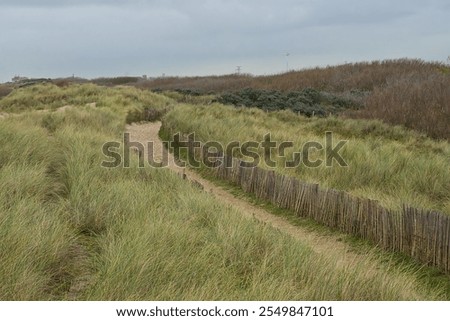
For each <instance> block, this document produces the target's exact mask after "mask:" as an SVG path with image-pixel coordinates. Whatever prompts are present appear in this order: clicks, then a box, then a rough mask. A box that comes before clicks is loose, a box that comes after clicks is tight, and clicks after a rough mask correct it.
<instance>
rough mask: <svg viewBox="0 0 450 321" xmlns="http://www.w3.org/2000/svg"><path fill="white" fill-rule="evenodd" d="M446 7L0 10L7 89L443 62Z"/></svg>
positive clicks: (449, 27)
mask: <svg viewBox="0 0 450 321" xmlns="http://www.w3.org/2000/svg"><path fill="white" fill-rule="evenodd" d="M449 11H450V8H449V6H448V4H447V1H438V0H432V1H427V2H423V1H417V0H413V1H406V0H400V1H395V2H392V1H386V0H379V1H363V0H360V1H356V0H340V1H332V2H331V1H325V0H303V1H295V0H280V1H276V2H275V1H268V0H260V1H257V0H247V1H237V0H230V1H225V0H197V1H181V0H168V1H162V0H147V1H145V0H132V1H118V0H113V1H111V0H108V1H101V0H94V1H87V0H86V1H84V0H82V1H69V0H65V1H64V0H63V1H61V0H60V1H49V0H47V1H30V0H28V1H20V2H19V1H8V0H6V1H5V0H1V2H0V58H1V59H0V81H5V80H8V79H9V78H10V77H11V76H13V75H14V74H16V73H19V74H23V75H32V76H46V75H49V76H64V75H68V74H72V73H75V74H79V75H82V76H86V77H94V76H102V75H119V74H127V73H129V74H143V73H146V74H152V75H159V74H161V73H163V72H165V73H173V74H186V73H195V74H205V73H222V72H232V71H233V70H234V68H235V66H236V65H244V64H245V66H244V70H245V71H246V72H252V73H256V74H257V73H267V72H269V73H270V72H279V71H282V70H283V68H285V67H284V66H285V56H284V54H285V52H287V51H289V52H290V53H291V56H290V58H289V59H290V65H291V66H292V67H293V68H302V67H307V66H311V65H326V64H334V63H341V62H344V61H352V60H371V59H383V58H395V57H399V56H400V57H406V56H409V57H417V58H423V59H433V60H435V59H439V57H442V59H445V57H447V55H448V54H450V44H449V42H448V39H449V38H450V24H449V22H448V19H447V17H448V15H449Z"/></svg>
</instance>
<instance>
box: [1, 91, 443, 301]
mask: <svg viewBox="0 0 450 321" xmlns="http://www.w3.org/2000/svg"><path fill="white" fill-rule="evenodd" d="M41 89H42V88H41ZM53 89H54V88H53ZM53 89H52V90H53ZM69 90H70V89H69ZM97 90H98V92H97V91H95V90H94V88H92V91H93V92H95V95H97V99H98V100H97V102H98V101H111V103H110V104H104V105H102V107H95V108H93V107H86V106H78V107H74V108H71V109H67V110H65V111H61V112H53V113H38V112H27V113H25V114H22V115H18V116H15V117H10V118H8V119H7V120H3V121H0V141H1V144H0V149H1V153H0V178H1V179H0V299H2V300H25V299H27V300H46V299H56V300H59V299H78V300H80V299H82V300H119V299H120V300H231V299H238V300H249V299H250V300H253V299H255V300H290V299H297V300H417V299H443V298H445V297H444V294H443V289H441V288H435V289H433V290H431V289H430V288H429V287H424V286H423V283H421V282H419V281H418V272H414V271H410V270H405V268H402V267H399V266H391V267H390V268H389V269H385V268H383V269H379V268H378V267H376V266H373V265H372V264H373V262H374V261H373V260H370V258H369V257H368V260H367V262H361V263H360V264H357V265H355V266H354V267H353V268H352V269H348V268H345V267H342V266H340V265H339V264H337V259H336V258H335V257H334V256H333V253H330V254H329V255H326V256H324V255H319V254H317V253H315V252H314V251H313V249H311V248H309V247H308V246H306V245H305V244H301V243H299V242H298V241H296V240H294V239H292V238H291V237H288V236H286V235H284V234H282V233H281V232H279V231H277V230H275V229H273V228H271V227H269V226H266V225H263V224H261V223H258V222H255V221H253V220H250V219H245V218H243V216H242V215H241V214H240V213H238V212H236V211H235V210H233V209H231V208H229V207H226V206H224V205H221V204H220V203H218V202H217V200H216V199H215V198H214V197H212V196H210V195H208V194H206V193H203V192H202V191H200V190H198V189H197V188H195V187H193V186H192V185H191V184H189V183H188V182H186V181H183V180H180V179H179V177H178V176H177V175H176V174H174V173H172V172H170V171H169V170H167V169H155V168H137V167H136V166H132V168H127V169H126V168H116V169H107V168H102V167H101V166H100V163H101V161H102V160H103V158H104V157H103V155H102V154H101V146H102V144H103V143H104V142H106V141H109V140H116V139H118V138H119V137H120V135H121V132H122V130H123V125H124V123H125V119H126V115H127V113H128V112H129V111H130V110H134V106H133V105H129V104H128V103H126V102H127V101H128V98H126V97H122V98H120V96H121V95H124V96H126V95H127V93H128V92H127V89H117V92H114V90H112V89H108V90H105V89H103V88H98V89H97ZM75 92H76V91H75ZM111 92H113V93H114V95H112V97H111V95H110V93H111ZM133 93H134V89H130V92H129V93H128V94H129V95H133ZM50 94H51V92H50ZM73 95H78V94H77V93H74V94H73ZM67 99H68V100H69V101H70V100H71V99H80V101H82V103H84V102H85V101H87V99H85V98H74V97H70V96H68V98H67ZM154 99H155V101H153V103H154V104H157V103H158V101H166V100H165V98H164V97H159V96H154ZM30 101H31V104H32V101H33V100H32V99H31V100H30ZM49 101H50V103H49V106H59V105H60V104H61V101H58V102H57V103H56V102H55V103H53V102H52V100H51V99H49ZM149 102H150V103H151V102H152V101H151V99H150V101H149ZM82 103H80V104H82ZM139 104H140V103H137V105H139ZM98 105H99V104H98V103H97V106H98ZM21 106H22V107H20V109H21V110H30V109H32V108H33V107H32V106H28V105H26V104H24V105H21ZM135 161H136V160H134V162H133V164H135ZM384 264H387V265H389V263H388V262H386V263H384Z"/></svg>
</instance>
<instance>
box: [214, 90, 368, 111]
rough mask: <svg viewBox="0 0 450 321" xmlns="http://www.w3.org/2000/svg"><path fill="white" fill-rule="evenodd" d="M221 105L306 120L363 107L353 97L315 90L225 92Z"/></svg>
mask: <svg viewBox="0 0 450 321" xmlns="http://www.w3.org/2000/svg"><path fill="white" fill-rule="evenodd" d="M217 101H218V102H220V103H222V104H230V105H234V106H244V107H258V108H261V109H263V110H267V111H276V110H284V109H290V110H292V111H294V112H296V113H300V114H303V115H306V116H319V117H324V116H327V115H329V114H337V113H339V112H340V111H343V110H345V109H349V108H351V109H358V108H359V107H360V106H361V103H360V101H359V100H358V99H356V97H355V98H353V95H352V93H346V94H333V93H329V92H322V91H319V90H316V89H313V88H306V89H304V90H301V91H290V92H282V91H277V90H264V89H254V88H245V89H242V90H241V91H235V92H226V93H224V94H222V95H220V96H219V98H218V99H217Z"/></svg>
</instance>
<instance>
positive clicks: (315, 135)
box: [163, 104, 450, 214]
mask: <svg viewBox="0 0 450 321" xmlns="http://www.w3.org/2000/svg"><path fill="white" fill-rule="evenodd" d="M163 126H164V129H165V131H166V132H168V133H172V134H173V133H176V132H181V133H186V134H188V133H192V132H194V133H195V134H196V137H197V139H199V140H201V141H203V142H207V141H218V142H220V143H221V144H222V146H226V145H227V144H228V143H229V142H232V141H238V142H240V143H241V144H243V143H244V142H247V141H256V142H262V141H263V137H264V135H265V134H267V133H270V134H271V137H272V140H274V141H276V142H278V144H280V143H281V142H285V141H292V142H293V144H294V147H293V148H289V149H286V151H285V152H286V156H285V157H278V158H276V157H277V153H276V151H275V152H274V153H273V159H277V160H278V162H277V164H276V168H275V170H277V171H279V172H281V173H284V174H287V175H291V176H295V177H298V178H299V179H301V180H303V181H307V182H310V183H319V184H320V185H321V186H322V187H325V188H334V189H338V190H344V191H347V192H350V193H352V194H354V195H357V196H361V197H366V198H371V199H376V200H379V201H380V202H381V204H382V205H384V206H385V207H388V208H392V209H394V208H395V209H399V208H401V207H402V205H403V204H404V203H406V204H409V205H411V206H414V207H418V208H426V209H436V210H440V211H443V212H446V213H448V214H450V194H449V191H450V185H449V184H450V167H449V159H450V145H449V144H448V143H447V142H446V141H442V142H435V141H433V140H430V139H429V138H426V137H425V136H423V135H419V134H417V133H415V132H411V131H408V130H405V129H404V128H402V127H399V126H397V127H392V126H389V125H386V124H384V123H382V122H381V121H375V120H352V119H342V118H336V117H328V118H314V117H312V118H306V117H303V116H299V115H296V114H294V113H292V112H290V111H281V112H273V113H266V112H263V111H261V110H258V109H248V108H240V109H236V108H234V107H231V106H224V105H220V104H213V105H207V106H200V105H199V106H194V105H179V106H177V107H176V108H174V109H173V110H172V111H170V112H169V113H168V114H167V115H166V117H165V118H164V121H163ZM326 131H331V132H333V139H334V145H333V146H332V147H334V146H336V144H337V142H338V141H339V140H347V141H348V142H347V143H346V145H345V146H344V147H343V148H342V149H341V150H340V155H342V157H343V159H344V160H345V161H346V163H347V164H348V166H346V167H341V166H338V165H337V163H336V162H334V163H333V166H330V167H327V166H325V163H322V166H318V167H314V168H312V167H307V166H305V165H304V164H300V165H299V166H297V167H296V168H285V166H284V165H285V161H286V159H287V160H292V159H293V156H292V153H293V152H294V151H295V152H298V151H301V147H302V146H303V145H304V144H305V143H307V142H310V141H312V142H319V143H321V144H322V145H323V146H325V132H326ZM257 152H258V153H259V155H260V157H261V159H263V158H264V151H263V149H262V148H261V147H260V148H259V149H258V150H257ZM234 156H237V157H241V156H242V155H239V154H236V155H234ZM310 158H311V159H312V160H315V159H317V158H319V159H322V160H325V148H324V149H322V150H320V151H314V152H313V153H311V155H310ZM262 166H265V165H264V164H262Z"/></svg>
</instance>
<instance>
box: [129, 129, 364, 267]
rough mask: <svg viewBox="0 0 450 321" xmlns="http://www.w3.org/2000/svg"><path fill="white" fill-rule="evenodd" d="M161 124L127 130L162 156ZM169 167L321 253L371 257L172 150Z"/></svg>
mask: <svg viewBox="0 0 450 321" xmlns="http://www.w3.org/2000/svg"><path fill="white" fill-rule="evenodd" d="M160 127H161V123H160V122H154V123H145V124H132V125H128V126H127V127H126V132H127V133H129V134H130V139H131V141H138V142H140V143H142V144H143V145H144V146H147V143H148V142H153V145H154V154H153V155H154V158H155V160H160V159H161V158H162V143H161V140H160V138H159V136H158V132H159V129H160ZM168 154H169V155H168V161H169V165H168V168H169V169H171V170H173V171H175V172H177V173H178V174H179V175H180V176H183V174H185V176H186V178H187V179H189V180H191V181H193V182H196V183H199V184H201V185H202V187H203V189H204V191H206V192H208V193H211V194H213V195H214V196H215V197H216V198H217V200H218V201H220V202H222V203H223V204H225V205H227V206H232V207H234V208H236V209H237V210H238V211H239V212H240V213H242V214H243V215H245V216H247V217H249V218H254V219H257V220H258V221H261V222H263V223H265V224H270V225H271V226H273V227H274V228H276V229H278V230H280V231H283V232H284V233H286V234H289V235H291V236H292V237H294V238H296V239H298V240H300V241H301V242H303V243H306V244H308V245H309V246H311V247H312V248H313V250H314V251H316V252H318V253H327V254H329V253H330V252H332V253H333V254H337V257H338V258H339V261H340V262H339V263H341V264H346V265H347V264H352V263H354V262H355V261H358V260H362V259H364V260H367V256H362V255H358V254H356V253H355V252H353V251H351V250H350V246H349V245H347V244H345V243H343V242H341V241H340V238H341V236H340V235H337V234H333V235H331V236H330V235H326V236H323V235H320V234H319V233H316V232H314V231H311V230H310V229H306V228H304V227H301V226H295V225H292V224H291V223H289V222H288V221H287V220H286V219H284V218H282V217H279V216H276V215H274V214H271V213H270V212H268V211H266V210H264V209H263V208H260V207H258V206H255V205H253V204H250V203H249V202H247V201H245V200H242V199H240V198H237V197H236V196H234V195H233V194H231V193H230V192H228V191H226V190H224V189H223V188H222V187H220V186H217V185H215V184H213V183H211V182H210V181H208V180H206V179H204V178H202V177H201V176H200V175H199V174H198V173H196V172H195V171H193V170H190V169H189V168H186V169H183V168H181V167H179V166H177V164H176V163H175V160H174V157H173V155H172V154H170V153H168Z"/></svg>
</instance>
